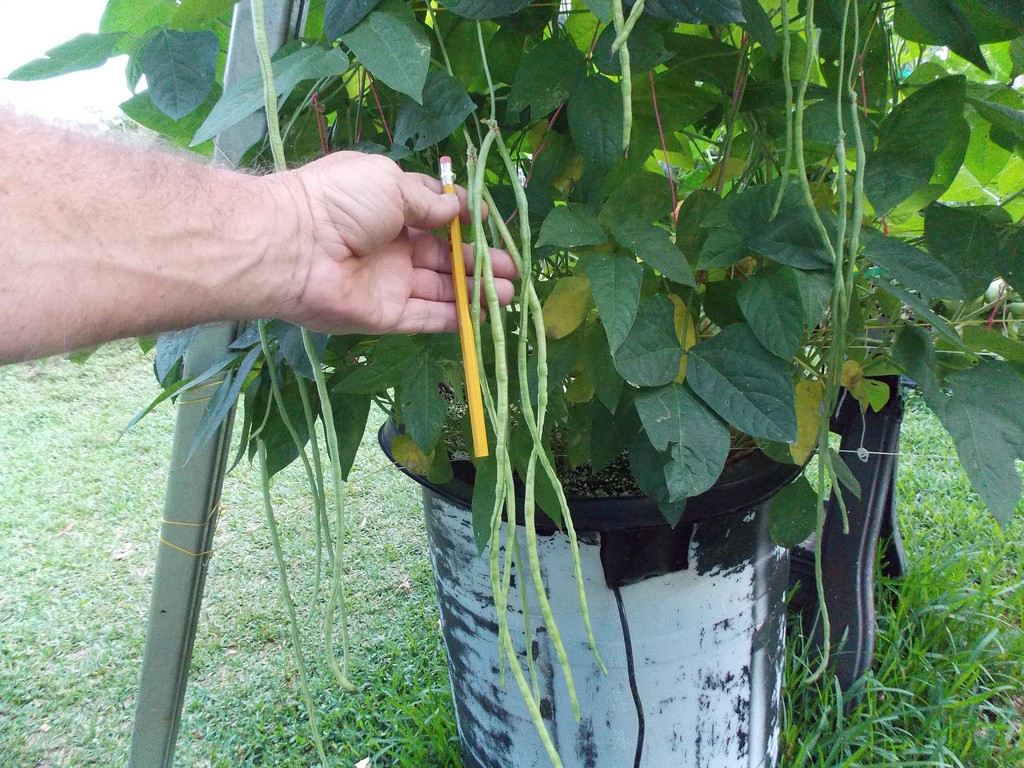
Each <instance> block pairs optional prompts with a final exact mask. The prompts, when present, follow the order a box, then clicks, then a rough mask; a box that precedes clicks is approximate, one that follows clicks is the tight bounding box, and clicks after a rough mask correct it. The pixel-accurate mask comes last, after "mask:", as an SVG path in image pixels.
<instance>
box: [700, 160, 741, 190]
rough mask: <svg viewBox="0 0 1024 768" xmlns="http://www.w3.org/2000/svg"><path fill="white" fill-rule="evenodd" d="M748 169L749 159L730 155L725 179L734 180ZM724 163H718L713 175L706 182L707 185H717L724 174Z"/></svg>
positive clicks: (726, 164)
mask: <svg viewBox="0 0 1024 768" xmlns="http://www.w3.org/2000/svg"><path fill="white" fill-rule="evenodd" d="M746 169H747V161H746V160H743V159H742V158H739V157H730V158H729V159H728V160H727V161H726V163H725V181H732V180H733V179H735V178H736V177H737V176H739V175H740V174H741V173H743V171H745V170H746ZM722 172H723V168H722V163H718V164H717V165H716V166H715V168H714V170H713V171H711V175H710V176H708V178H707V180H706V181H705V182H704V186H705V187H712V188H714V187H717V186H718V184H719V177H720V176H721V175H722Z"/></svg>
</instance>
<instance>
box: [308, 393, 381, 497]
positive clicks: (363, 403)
mask: <svg viewBox="0 0 1024 768" xmlns="http://www.w3.org/2000/svg"><path fill="white" fill-rule="evenodd" d="M372 402H373V398H372V397H370V396H369V395H335V396H332V397H331V410H332V412H333V415H334V429H335V431H336V432H337V433H338V462H339V463H340V464H341V477H342V479H343V480H348V475H349V472H351V471H352V465H353V464H354V463H355V460H356V453H357V452H358V451H359V444H360V443H361V442H362V439H363V433H364V432H366V420H367V418H369V415H370V403H372ZM321 417H322V414H321Z"/></svg>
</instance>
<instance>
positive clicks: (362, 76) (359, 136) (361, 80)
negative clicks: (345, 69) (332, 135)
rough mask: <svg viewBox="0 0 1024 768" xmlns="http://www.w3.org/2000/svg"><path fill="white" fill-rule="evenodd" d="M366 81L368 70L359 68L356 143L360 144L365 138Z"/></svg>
mask: <svg viewBox="0 0 1024 768" xmlns="http://www.w3.org/2000/svg"><path fill="white" fill-rule="evenodd" d="M365 82H366V70H365V69H363V68H362V67H360V68H359V87H358V91H359V108H358V109H357V110H356V136H355V143H356V144H358V143H359V142H360V141H361V140H362V138H363V88H364V83H365Z"/></svg>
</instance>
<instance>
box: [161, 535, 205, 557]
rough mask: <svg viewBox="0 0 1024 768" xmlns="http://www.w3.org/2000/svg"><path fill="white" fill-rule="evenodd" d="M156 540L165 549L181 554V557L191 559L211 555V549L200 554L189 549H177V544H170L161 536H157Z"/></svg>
mask: <svg viewBox="0 0 1024 768" xmlns="http://www.w3.org/2000/svg"><path fill="white" fill-rule="evenodd" d="M157 538H158V539H159V540H160V543H161V544H163V545H164V546H165V547H170V548H171V549H174V550H177V551H178V552H181V553H182V554H183V555H191V556H192V557H206V556H207V555H213V550H212V549H207V550H204V551H202V552H193V551H192V550H191V549H185V548H184V547H179V546H178V545H177V544H171V542H169V541H168V540H167V539H165V538H164V537H163V536H158V537H157Z"/></svg>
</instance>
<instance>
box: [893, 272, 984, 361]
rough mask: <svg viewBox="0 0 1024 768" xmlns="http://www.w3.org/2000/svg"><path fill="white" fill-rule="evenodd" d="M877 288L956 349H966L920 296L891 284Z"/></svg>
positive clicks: (955, 334)
mask: <svg viewBox="0 0 1024 768" xmlns="http://www.w3.org/2000/svg"><path fill="white" fill-rule="evenodd" d="M878 287H879V289H880V290H882V291H885V292H886V293H888V294H889V295H891V296H893V297H895V298H896V299H898V300H899V301H900V302H902V304H903V305H904V306H905V307H906V308H907V309H909V310H910V311H911V312H912V313H913V314H914V315H916V316H917V318H918V319H919V320H924V321H925V322H927V323H930V324H931V325H932V326H933V327H934V328H935V330H937V331H938V332H939V333H941V334H942V335H943V336H945V337H946V339H947V340H949V342H950V343H952V344H953V346H955V347H956V348H957V349H967V347H966V346H964V343H963V341H962V340H961V339H960V337H959V336H958V335H957V333H956V331H954V330H953V329H952V328H950V327H949V324H948V323H947V322H946V321H945V320H944V319H943V318H941V317H939V316H938V315H937V314H935V313H934V312H933V311H932V308H931V307H930V306H929V305H928V302H926V301H924V300H923V299H922V298H921V297H920V296H918V295H917V294H914V293H911V292H910V291H906V290H904V289H903V288H900V287H899V286H898V285H894V284H893V283H884V282H883V283H879V284H878Z"/></svg>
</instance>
